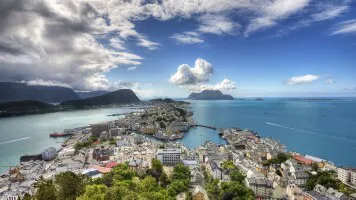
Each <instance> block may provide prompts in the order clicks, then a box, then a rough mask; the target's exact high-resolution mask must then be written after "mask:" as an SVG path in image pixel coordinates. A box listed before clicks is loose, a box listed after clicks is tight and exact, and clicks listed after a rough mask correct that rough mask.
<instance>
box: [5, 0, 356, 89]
mask: <svg viewBox="0 0 356 200" xmlns="http://www.w3.org/2000/svg"><path fill="white" fill-rule="evenodd" d="M310 2H311V0H266V1H260V0H214V1H212V0H179V1H177V0H152V1H143V0H134V1H123V0H107V1H98V0H83V1H79V0H63V1H47V0H36V1H28V0H16V1H14V0H2V1H0V27H1V29H0V81H21V80H24V81H25V82H29V81H32V80H45V82H47V83H48V84H50V83H63V84H67V85H68V86H70V87H72V88H74V89H76V90H96V89H105V88H110V87H111V85H110V83H109V81H108V79H107V78H106V77H105V76H104V75H103V74H104V73H106V72H109V71H110V70H112V69H114V68H116V67H120V66H125V65H126V66H130V68H129V69H135V67H137V66H138V65H140V64H141V62H142V60H143V58H142V57H141V56H140V55H137V54H135V53H134V52H131V51H130V50H129V48H127V47H129V43H130V45H131V43H132V45H135V46H138V47H141V48H144V49H148V50H156V49H159V48H160V47H161V46H162V44H160V43H158V42H157V41H153V40H151V38H150V36H149V35H145V34H143V33H140V32H138V31H137V28H136V25H135V24H136V23H139V22H141V21H144V20H147V19H155V20H159V21H166V20H172V19H178V20H182V21H183V20H187V19H190V20H192V21H193V22H195V23H196V24H195V26H194V27H193V28H192V30H190V31H185V32H183V33H177V34H173V35H172V36H171V37H172V38H173V39H175V40H177V41H178V43H181V44H196V43H203V42H204V41H203V36H204V35H205V34H213V35H244V36H246V37H247V36H250V35H251V34H253V33H254V32H256V31H261V30H263V29H266V28H270V27H273V26H276V25H278V24H279V23H280V22H282V21H283V20H286V19H288V18H290V17H295V19H298V20H299V19H300V18H297V17H298V16H300V15H299V14H300V13H303V14H305V13H307V14H306V15H308V16H309V17H310V18H311V19H310V20H309V22H308V23H312V22H313V21H322V20H326V19H331V18H335V17H337V16H339V15H341V14H342V13H345V12H346V11H348V5H346V4H347V3H343V4H340V3H335V5H334V3H329V4H328V5H327V6H325V7H322V9H314V8H318V6H320V5H319V4H316V3H310ZM333 2H340V1H333ZM347 2H349V1H347ZM314 10H316V11H317V12H315V11H314ZM240 16H245V17H244V20H241V17H240ZM303 16H304V15H303ZM304 24H305V22H304ZM355 31H356V22H355V20H349V21H344V22H342V23H340V24H339V25H338V26H337V27H336V28H335V30H334V31H333V32H332V34H343V33H354V32H355ZM167 37H169V36H167ZM103 41H104V42H103ZM188 68H189V67H188ZM185 69H187V67H185ZM187 73H189V70H187ZM189 81H199V80H198V79H197V80H194V79H189ZM203 82H204V81H203ZM200 84H202V83H200Z"/></svg>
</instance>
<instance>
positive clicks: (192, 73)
mask: <svg viewBox="0 0 356 200" xmlns="http://www.w3.org/2000/svg"><path fill="white" fill-rule="evenodd" d="M213 72H214V70H213V66H212V65H211V64H210V63H208V62H207V61H206V60H204V59H201V58H198V59H197V60H196V61H195V64H194V67H190V66H189V65H188V64H182V65H180V66H179V67H178V69H177V72H176V73H175V74H173V75H172V76H171V77H170V79H169V81H170V82H171V83H172V84H174V85H177V86H179V87H182V88H185V89H188V90H190V91H202V90H223V91H228V90H233V89H236V83H235V82H233V81H230V80H228V79H224V80H222V81H221V82H219V83H216V84H214V85H212V84H209V82H210V78H211V76H212V75H213Z"/></svg>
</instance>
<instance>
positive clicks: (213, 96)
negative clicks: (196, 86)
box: [188, 90, 234, 100]
mask: <svg viewBox="0 0 356 200" xmlns="http://www.w3.org/2000/svg"><path fill="white" fill-rule="evenodd" d="M188 99H190V100H234V98H233V97H232V96H231V95H228V94H223V93H222V92H220V91H219V90H203V91H202V92H200V93H191V94H190V95H189V97H188Z"/></svg>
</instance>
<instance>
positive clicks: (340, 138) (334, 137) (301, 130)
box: [265, 122, 356, 143]
mask: <svg viewBox="0 0 356 200" xmlns="http://www.w3.org/2000/svg"><path fill="white" fill-rule="evenodd" d="M265 123H266V124H268V125H271V126H277V127H281V128H286V129H290V130H294V131H299V132H304V133H309V134H314V135H320V136H324V137H329V138H333V139H338V140H344V141H348V142H353V143H356V141H355V140H351V139H348V138H343V137H337V136H333V135H326V134H322V133H318V132H313V131H308V130H304V129H299V128H293V127H289V126H283V125H280V124H275V123H271V122H265Z"/></svg>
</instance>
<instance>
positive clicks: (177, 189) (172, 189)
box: [168, 180, 188, 197]
mask: <svg viewBox="0 0 356 200" xmlns="http://www.w3.org/2000/svg"><path fill="white" fill-rule="evenodd" d="M187 189H188V186H187V185H186V184H185V183H184V181H182V180H176V181H173V182H172V183H171V184H170V185H169V186H168V194H169V196H171V197H175V196H177V195H178V194H179V193H181V192H184V191H186V190H187Z"/></svg>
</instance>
